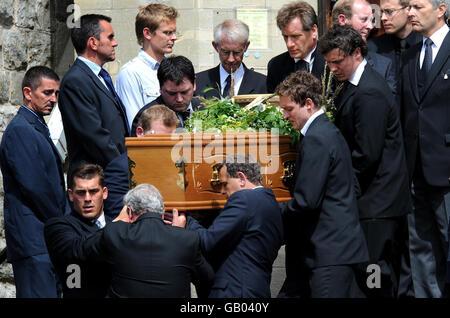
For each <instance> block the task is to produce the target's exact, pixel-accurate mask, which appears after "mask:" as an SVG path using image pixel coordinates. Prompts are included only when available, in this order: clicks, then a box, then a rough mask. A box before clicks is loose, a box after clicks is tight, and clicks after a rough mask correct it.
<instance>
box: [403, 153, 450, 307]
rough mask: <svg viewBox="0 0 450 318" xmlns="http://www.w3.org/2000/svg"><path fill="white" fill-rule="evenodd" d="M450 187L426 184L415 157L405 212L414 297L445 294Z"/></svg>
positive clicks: (420, 166)
mask: <svg viewBox="0 0 450 318" xmlns="http://www.w3.org/2000/svg"><path fill="white" fill-rule="evenodd" d="M449 193H450V187H435V186H431V185H429V184H428V183H427V182H426V180H425V177H424V175H423V170H422V165H421V163H420V161H419V160H418V164H417V165H416V169H415V171H414V176H413V185H412V197H413V204H414V213H412V214H411V215H409V219H408V224H409V240H410V257H411V273H412V279H413V287H414V296H415V297H416V298H427V297H433V298H441V297H445V296H447V295H445V284H446V280H447V257H448V248H449V244H448V223H449V214H450V207H448V206H446V205H445V200H444V196H447V197H448V195H449Z"/></svg>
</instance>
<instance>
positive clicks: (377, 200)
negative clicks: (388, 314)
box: [319, 25, 411, 297]
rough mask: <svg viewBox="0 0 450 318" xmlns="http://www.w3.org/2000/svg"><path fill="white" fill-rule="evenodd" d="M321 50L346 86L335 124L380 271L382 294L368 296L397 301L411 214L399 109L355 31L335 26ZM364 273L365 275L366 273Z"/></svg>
mask: <svg viewBox="0 0 450 318" xmlns="http://www.w3.org/2000/svg"><path fill="white" fill-rule="evenodd" d="M319 50H320V52H321V53H322V54H323V55H324V56H325V60H326V61H327V63H328V65H329V67H330V70H331V71H332V72H333V73H334V75H335V76H336V77H337V79H338V80H339V81H341V82H344V86H343V89H342V90H341V92H340V94H339V96H338V97H337V99H336V101H335V104H336V108H337V112H336V114H335V124H336V126H337V127H338V128H339V130H340V131H341V133H342V135H343V136H344V138H345V140H346V141H347V144H348V146H349V148H350V151H351V156H352V163H353V169H354V171H355V174H356V177H357V179H358V182H359V185H360V189H361V194H360V196H359V197H358V208H359V219H360V223H361V226H362V228H363V230H364V234H365V235H366V241H367V244H368V249H369V263H368V264H378V265H379V266H380V268H381V283H380V284H381V288H373V289H367V288H366V290H365V293H366V295H368V296H375V297H380V296H382V297H395V296H396V295H397V289H398V280H399V277H398V275H399V274H398V273H399V270H400V262H401V257H402V255H403V254H404V253H407V250H408V248H407V243H406V242H407V222H406V215H407V213H408V212H409V211H410V209H411V207H410V195H409V188H408V173H407V170H406V161H405V154H404V152H403V136H402V131H401V125H400V118H399V112H398V107H397V105H396V103H395V99H394V96H393V94H392V93H391V92H390V89H389V87H388V86H387V84H386V82H385V81H384V80H383V79H382V77H381V75H380V74H379V73H378V72H376V71H375V70H374V69H373V68H372V67H371V66H370V65H369V63H368V62H367V60H366V59H365V56H366V55H367V44H366V42H365V41H364V40H363V38H362V37H361V35H360V34H359V33H358V32H357V31H356V30H355V29H353V28H352V27H351V26H349V25H343V26H340V25H334V26H333V27H332V28H330V29H329V30H328V32H327V33H326V34H325V35H324V36H323V37H322V38H321V39H320V46H319ZM361 273H363V274H364V275H366V268H365V267H362V268H361ZM364 280H365V279H364ZM363 285H365V284H363Z"/></svg>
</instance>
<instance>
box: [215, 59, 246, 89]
mask: <svg viewBox="0 0 450 318" xmlns="http://www.w3.org/2000/svg"><path fill="white" fill-rule="evenodd" d="M219 69H220V85H221V87H225V85H226V82H227V77H228V75H230V74H229V73H228V72H227V71H225V69H224V68H223V66H222V63H220V67H219ZM231 76H232V77H234V82H235V83H237V82H238V81H239V80H240V79H241V78H242V77H244V66H243V65H242V63H241V65H239V67H238V69H237V70H236V71H234V72H233V74H231Z"/></svg>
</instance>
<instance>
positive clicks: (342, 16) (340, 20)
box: [338, 13, 348, 25]
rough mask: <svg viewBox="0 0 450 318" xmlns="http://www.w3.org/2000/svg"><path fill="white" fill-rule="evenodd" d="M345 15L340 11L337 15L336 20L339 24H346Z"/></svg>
mask: <svg viewBox="0 0 450 318" xmlns="http://www.w3.org/2000/svg"><path fill="white" fill-rule="evenodd" d="M347 21H348V20H347V17H346V16H345V15H343V14H342V13H341V14H340V15H338V22H339V25H346V24H347Z"/></svg>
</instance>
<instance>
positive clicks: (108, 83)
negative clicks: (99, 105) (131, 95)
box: [98, 68, 130, 129]
mask: <svg viewBox="0 0 450 318" xmlns="http://www.w3.org/2000/svg"><path fill="white" fill-rule="evenodd" d="M98 75H100V76H101V77H102V78H103V79H104V80H105V83H106V86H107V87H108V89H109V92H110V93H111V94H112V95H113V97H114V99H115V100H116V102H117V103H118V104H119V106H120V108H121V109H122V112H123V116H124V117H125V122H126V123H127V129H129V127H130V125H129V124H128V118H127V113H126V111H125V109H124V108H123V104H122V101H121V100H120V97H119V95H117V92H116V90H115V89H114V84H113V82H112V79H111V76H109V73H108V72H107V71H105V70H104V69H103V68H102V69H101V70H100V73H99V74H98Z"/></svg>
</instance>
